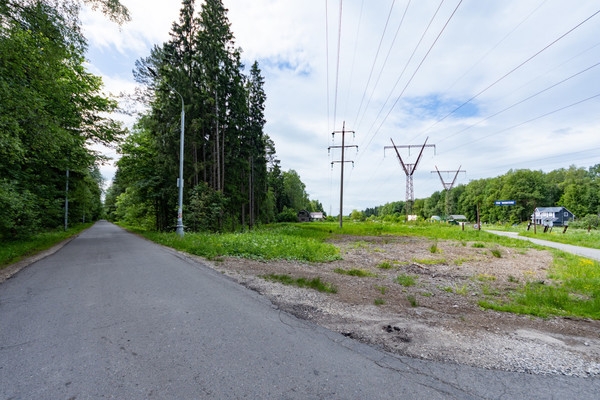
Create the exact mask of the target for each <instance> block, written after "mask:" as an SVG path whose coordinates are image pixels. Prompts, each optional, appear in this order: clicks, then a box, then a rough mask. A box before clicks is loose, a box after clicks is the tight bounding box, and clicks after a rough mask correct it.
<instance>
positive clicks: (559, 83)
mask: <svg viewBox="0 0 600 400" xmlns="http://www.w3.org/2000/svg"><path fill="white" fill-rule="evenodd" d="M598 65H600V62H597V63H596V64H594V65H591V66H589V67H587V68H585V69H583V70H581V71H579V72H577V73H575V74H573V75H571V76H569V77H568V78H565V79H563V80H561V81H560V82H557V83H555V84H553V85H550V86H548V87H546V88H545V89H542V90H540V91H538V92H536V93H534V94H532V95H531V96H528V97H526V98H524V99H522V100H520V101H518V102H516V103H513V104H511V105H510V106H508V107H506V108H503V109H502V110H500V111H497V112H495V113H494V114H492V115H489V116H487V117H485V118H483V119H481V120H479V121H477V122H476V123H474V124H472V125H469V126H467V127H466V128H463V129H461V130H460V131H458V132H455V133H453V134H451V135H448V136H446V137H445V138H443V139H441V140H439V141H440V142H443V141H444V140H446V139H449V138H451V137H453V136H456V135H458V134H459V133H463V132H465V131H467V130H469V129H471V128H473V127H474V126H477V125H479V124H481V123H482V122H485V121H487V120H488V119H490V118H493V117H496V116H498V115H499V114H502V113H503V112H506V111H508V110H510V109H511V108H514V107H516V106H518V105H519V104H523V103H525V102H526V101H528V100H531V99H533V98H534V97H536V96H539V95H540V94H542V93H545V92H547V91H548V90H550V89H552V88H555V87H556V86H559V85H561V84H563V83H565V82H567V81H569V80H571V79H573V78H575V77H576V76H579V75H581V74H583V73H584V72H586V71H589V70H591V69H592V68H595V67H597V66H598Z"/></svg>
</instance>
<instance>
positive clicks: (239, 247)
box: [143, 226, 340, 262]
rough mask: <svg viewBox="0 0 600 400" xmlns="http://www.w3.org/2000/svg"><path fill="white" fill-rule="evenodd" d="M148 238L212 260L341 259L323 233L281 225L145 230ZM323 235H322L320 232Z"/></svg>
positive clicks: (318, 260) (315, 260)
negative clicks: (248, 229)
mask: <svg viewBox="0 0 600 400" xmlns="http://www.w3.org/2000/svg"><path fill="white" fill-rule="evenodd" d="M143 235H144V236H146V237H147V238H148V239H150V240H152V241H155V242H157V243H161V244H163V245H165V246H169V247H173V248H176V249H178V250H182V251H185V252H188V253H191V254H195V255H199V256H202V257H206V258H209V259H215V258H218V257H223V256H233V257H243V258H251V259H262V260H275V259H278V260H299V261H310V262H328V261H333V260H338V259H340V254H339V249H338V248H337V247H335V246H333V245H332V244H329V243H324V242H323V240H322V239H319V236H320V235H315V234H312V233H311V232H308V234H306V232H303V231H301V230H296V229H294V228H293V227H289V226H281V227H275V228H271V229H266V230H265V229H260V230H255V231H251V232H246V233H225V234H210V233H186V234H185V236H184V237H183V238H180V237H179V236H177V235H176V234H174V233H157V232H144V233H143ZM321 236H322V235H321Z"/></svg>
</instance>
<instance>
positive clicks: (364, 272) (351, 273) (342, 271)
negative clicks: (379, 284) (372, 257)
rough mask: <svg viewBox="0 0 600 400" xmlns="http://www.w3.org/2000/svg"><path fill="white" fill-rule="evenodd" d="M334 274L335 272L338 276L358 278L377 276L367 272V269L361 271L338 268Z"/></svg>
mask: <svg viewBox="0 0 600 400" xmlns="http://www.w3.org/2000/svg"><path fill="white" fill-rule="evenodd" d="M333 272H335V273H336V274H341V275H349V276H357V277H359V278H367V277H375V276H377V275H376V274H374V273H372V272H370V271H367V270H366V269H359V268H352V269H343V268H336V269H334V270H333Z"/></svg>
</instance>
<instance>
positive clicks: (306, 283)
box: [263, 274, 337, 293]
mask: <svg viewBox="0 0 600 400" xmlns="http://www.w3.org/2000/svg"><path fill="white" fill-rule="evenodd" d="M263 278H264V279H266V280H268V281H272V282H279V283H282V284H284V285H288V286H297V287H300V288H309V289H314V290H317V291H319V292H323V293H337V288H336V287H335V286H334V285H332V284H331V283H328V282H323V281H321V278H319V277H317V278H313V279H308V278H292V277H291V276H289V275H277V274H270V275H264V276H263Z"/></svg>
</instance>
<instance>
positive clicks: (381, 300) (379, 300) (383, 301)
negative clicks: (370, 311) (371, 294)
mask: <svg viewBox="0 0 600 400" xmlns="http://www.w3.org/2000/svg"><path fill="white" fill-rule="evenodd" d="M373 304H375V305H376V306H382V305H384V304H385V300H384V299H381V298H377V299H375V300H374V301H373Z"/></svg>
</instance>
